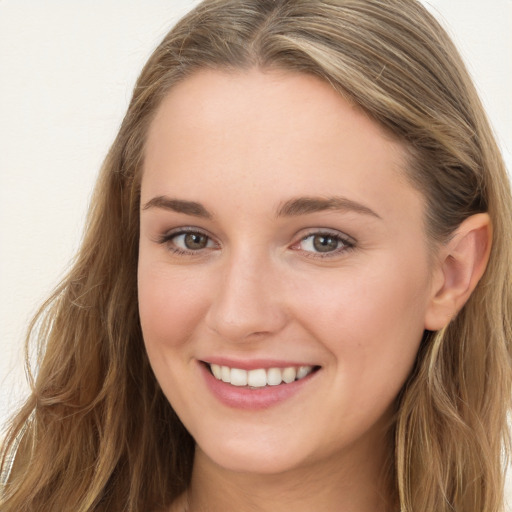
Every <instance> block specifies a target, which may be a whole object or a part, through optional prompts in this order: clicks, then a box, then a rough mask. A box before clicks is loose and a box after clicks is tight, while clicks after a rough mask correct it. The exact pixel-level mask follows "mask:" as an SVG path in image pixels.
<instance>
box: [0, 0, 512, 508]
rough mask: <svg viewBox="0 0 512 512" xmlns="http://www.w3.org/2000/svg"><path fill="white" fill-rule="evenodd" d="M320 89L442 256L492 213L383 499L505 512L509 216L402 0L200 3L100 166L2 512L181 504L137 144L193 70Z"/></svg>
mask: <svg viewBox="0 0 512 512" xmlns="http://www.w3.org/2000/svg"><path fill="white" fill-rule="evenodd" d="M252 67H259V68H261V69H262V70H265V69H283V70H288V71H293V72H298V73H308V74H312V75H314V76H317V77H318V78H320V79H321V80H324V81H326V82H328V83H329V84H331V85H332V87H334V88H335V89H336V90H337V91H339V93H340V94H342V95H343V96H344V97H345V98H347V99H348V100H349V101H351V102H352V103H353V104H355V105H358V106H359V108H361V109H362V110H363V111H364V112H366V113H367V115H369V116H370V117H371V118H373V119H374V120H376V121H377V122H378V123H379V124H380V125H382V126H383V127H385V128H386V129H387V131H388V132H389V133H390V134H392V135H393V136H394V137H396V138H397V139H398V140H400V141H402V142H403V145H404V147H405V148H406V150H407V152H408V155H409V159H408V168H407V170H406V174H407V177H408V178H409V180H410V182H411V184H412V185H413V186H414V187H416V188H417V189H418V190H420V191H421V192H422V193H423V195H424V197H425V199H426V204H427V212H426V219H425V224H426V230H427V232H428V234H429V236H430V238H431V240H432V243H433V244H442V243H444V242H445V241H446V240H448V238H449V237H450V235H451V234H452V233H453V231H454V230H455V229H456V228H457V227H458V226H459V225H460V223H461V222H462V221H463V220H464V219H466V218H467V217H469V216H470V215H472V214H474V213H479V212H488V213H489V215H490V217H491V220H492V226H493V247H492V251H491V256H490V261H489V265H488V268H487V270H486V272H485V274H484V276H483V278H482V279H481V281H480V283H479V284H478V285H477V288H476V290H475V291H474V293H473V294H472V296H471V297H470V299H469V301H468V302H467V304H466V305H465V306H464V308H463V309H462V310H461V311H460V313H459V314H458V315H457V317H456V318H454V319H453V321H452V322H451V323H450V324H449V325H448V326H447V327H446V328H445V329H444V330H442V331H440V332H435V333H434V332H426V333H425V335H424V339H423V341H422V344H421V347H420V351H419V353H418V357H417V361H416V365H415V368H414V370H413V372H412V374H411V376H410V378H409V379H408V381H407V382H406V383H405V385H404V388H403V390H402V392H401V394H400V396H399V397H398V399H397V412H396V422H395V424H394V425H393V429H392V432H391V433H392V434H393V436H394V446H391V447H390V450H394V456H393V457H391V459H392V463H391V464H390V468H388V469H389V471H390V474H391V477H390V487H391V489H392V493H394V495H395V497H396V501H397V505H398V506H400V507H401V511H402V512H432V511H436V512H448V511H458V512H475V511H477V510H478V511H480V510H481V511H485V512H503V510H504V509H503V507H504V505H503V485H504V482H503V463H504V460H503V458H504V457H503V454H505V455H508V453H509V438H508V430H507V413H508V410H509V408H510V389H511V366H510V358H511V340H512V325H511V322H512V321H511V318H512V314H511V313H512V303H511V301H512V275H511V264H510V263H511V262H512V229H511V227H512V226H511V223H512V220H511V219H512V206H511V205H512V200H511V197H510V187H509V183H508V178H507V175H506V172H505V168H504V164H503V161H502V159H501V156H500V153H499V150H498V148H497V146H496V143H495V140H494V138H493V135H492V131H491V129H490V127H489V123H488V121H487V119H486V116H485V113H484V110H483V108H482V105H481V103H480V101H479V99H478V96H477V94H476V92H475V89H474V87H473V85H472V83H471V80H470V78H469V75H468V73H467V71H466V69H465V67H464V64H463V63H462V61H461V59H460V57H459V55H458V53H457V51H456V49H455V48H454V46H453V44H452V42H451V41H450V39H449V37H448V36H447V35H446V33H445V31H444V30H443V29H442V28H441V27H440V25H439V24H438V23H437V21H436V20H435V19H434V18H433V17H432V16H431V15H430V14H429V13H428V12H427V11H426V10H425V9H424V8H423V7H422V6H421V5H420V4H419V3H418V2H416V1H415V0H321V1H320V0H206V1H205V2H203V3H201V4H200V5H199V6H198V7H197V8H196V9H194V10H193V11H192V12H190V13H189V14H188V15H187V16H185V18H183V19H182V20H181V21H180V22H179V23H178V24H177V26H176V27H175V28H174V29H173V30H172V31H171V32H170V33H169V34H168V35H167V36H166V37H165V39H164V40H163V41H162V43H161V44H160V46H159V47H158V48H157V49H156V50H155V52H154V53H153V55H152V56H151V58H150V59H149V61H148V62H147V64H146V66H145V67H144V69H143V71H142V73H141V75H140V77H139V79H138V81H137V84H136V86H135V89H134V93H133V98H132V100H131V103H130V105H129V108H128V112H127V114H126V116H125V119H124V121H123V124H122V126H121V129H120V131H119V134H118V136H117V138H116V140H115V142H114V144H113V145H112V148H111V150H110V152H109V154H108V155H107V158H106V160H105V162H104V164H103V168H102V171H101V175H100V178H99V180H98V183H97V186H96V189H95V193H94V196H93V198H92V202H91V205H92V206H91V210H90V213H89V216H88V220H87V227H86V232H85V237H84V240H83V244H82V247H81V249H80V252H79V254H78V256H77V258H76V261H75V263H74V266H73V268H72V269H71V271H70V273H69V275H68V276H67V277H66V278H65V279H64V281H63V282H62V284H61V285H60V286H59V288H58V289H57V290H56V291H55V293H54V295H53V296H52V298H51V299H50V300H49V301H48V302H47V303H46V304H45V305H44V306H43V308H42V309H41V311H40V313H39V314H38V316H37V317H36V319H35V320H34V323H33V324H32V326H31V338H32V339H33V340H34V342H35V343H36V344H38V345H36V346H37V347H38V351H39V353H40V360H39V362H38V364H37V372H36V373H37V375H36V377H35V379H34V380H33V382H32V394H31V396H30V398H29V399H28V401H27V403H26V404H25V406H24V407H23V409H22V410H21V411H20V412H19V414H18V415H17V416H16V417H15V419H14V420H13V422H12V425H11V428H10V431H9V435H8V438H7V441H6V443H5V447H4V450H3V459H2V468H6V467H7V465H8V463H9V455H10V454H11V453H12V451H13V447H14V446H15V445H16V443H17V442H18V441H19V439H20V438H21V442H20V446H19V448H18V453H17V456H16V461H15V464H14V468H13V471H12V472H11V475H10V477H9V480H8V482H7V483H6V484H5V486H4V487H3V492H2V496H1V497H0V506H1V509H2V511H5V512H14V511H15V512H23V511H27V512H28V511H35V510H37V511H38V512H45V511H48V512H49V511H55V510H73V511H77V512H92V511H94V512H101V511H107V510H124V511H127V512H135V511H139V510H156V509H160V508H164V507H165V506H169V504H170V503H172V502H173V500H175V499H176V497H177V496H178V495H179V494H180V493H181V492H183V490H185V489H186V487H187V485H188V482H189V478H190V473H191V468H192V460H193V450H194V444H193V440H192V438H191V437H190V435H189V434H188V433H187V431H186V430H185V428H184V427H183V425H182V424H181V422H180V421H179V419H178V418H177V416H176V415H175V413H174V412H173V410H172V408H171V406H170V405H169V403H168V402H167V400H166V398H165V397H164V395H163V393H162V392H161V390H160V388H159V385H158V383H157V382H156V379H155V377H154V375H153V373H152V371H151V368H150V365H149V362H148V358H147V356H146V353H145V350H144V345H143V340H142V334H141V330H140V325H139V319H138V305H137V282H136V268H137V248H138V233H139V224H138V222H139V221H138V215H139V208H140V205H139V202H140V201H139V187H140V178H141V172H142V163H143V160H144V145H145V138H146V134H147V130H148V127H149V125H150V123H151V121H152V119H153V116H154V115H155V112H156V110H157V109H158V107H159V105H160V103H161V101H162V100H163V98H164V97H165V96H166V94H167V93H168V91H169V90H170V89H171V88H172V87H173V85H175V84H176V83H178V82H180V81H183V80H184V79H186V77H187V76H190V75H191V74H192V73H194V72H195V71H196V70H199V69H204V68H214V69H224V70H226V71H236V70H247V69H249V68H252Z"/></svg>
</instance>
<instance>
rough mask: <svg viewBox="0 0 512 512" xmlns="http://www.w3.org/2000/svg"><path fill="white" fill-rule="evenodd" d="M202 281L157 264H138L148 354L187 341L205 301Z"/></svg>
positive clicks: (140, 311)
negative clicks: (156, 349)
mask: <svg viewBox="0 0 512 512" xmlns="http://www.w3.org/2000/svg"><path fill="white" fill-rule="evenodd" d="M207 290H208V286H206V285H205V284H204V280H201V279H195V278H194V279H191V278H190V275H186V274H185V273H180V272H176V271H173V273H172V275H171V273H170V272H169V271H168V270H166V269H165V267H159V266H158V265H144V263H143V262H142V263H141V264H140V265H139V273H138V295H139V315H140V320H141V326H142V332H143V336H144V342H145V343H146V346H147V348H148V352H150V350H151V349H152V348H155V347H156V346H161V348H163V347H169V348H172V347H177V346H179V345H181V344H183V343H184V342H186V341H187V339H189V338H190V336H191V334H192V332H193V330H194V328H195V327H196V326H197V324H198V323H199V322H200V319H201V317H202V316H203V314H204V310H205V308H206V305H207V302H208V299H207V296H206V293H207Z"/></svg>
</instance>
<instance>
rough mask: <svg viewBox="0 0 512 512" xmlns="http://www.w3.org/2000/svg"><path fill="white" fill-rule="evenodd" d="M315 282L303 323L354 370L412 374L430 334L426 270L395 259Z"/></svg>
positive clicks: (337, 273)
mask: <svg viewBox="0 0 512 512" xmlns="http://www.w3.org/2000/svg"><path fill="white" fill-rule="evenodd" d="M309 282H310V283H311V282H316V285H315V286H314V287H312V286H309V293H308V294H307V295H306V297H305V300H303V301H302V303H301V304H300V308H301V309H302V311H303V312H304V313H303V315H302V318H303V322H304V323H305V324H306V328H307V329H308V330H309V331H312V332H314V335H315V337H316V338H317V339H319V340H322V342H323V344H324V345H325V346H326V348H327V349H328V350H329V351H330V352H331V353H332V354H334V355H335V357H336V359H337V360H338V363H339V364H341V365H343V366H345V367H346V370H347V371H348V372H350V373H351V374H353V373H354V374H357V373H359V374H360V375H362V374H365V373H368V374H374V375H378V374H387V373H388V372H389V371H395V372H397V371H398V372H401V374H402V377H403V376H404V375H406V374H407V373H408V372H409V371H410V367H411V365H412V363H413V361H414V358H415V356H416V352H417V349H418V345H419V342H420V340H421V338H422V335H423V330H424V316H425V310H426V304H427V297H428V283H429V281H428V272H427V268H426V266H425V267H423V268H418V266H417V265H414V264H412V263H411V262H409V263H408V264H407V265H405V264H404V262H401V261H399V260H397V259H395V260H393V259H392V258H390V259H389V261H384V262H383V263H382V265H378V266H377V265H375V266H373V267H371V266H364V267H363V266H362V267H361V268H359V269H358V268H350V269H347V271H346V272H341V271H340V272H336V273H333V275H332V276H331V277H330V278H329V279H317V280H316V281H312V280H309ZM303 297H304V296H303ZM297 307H299V306H297Z"/></svg>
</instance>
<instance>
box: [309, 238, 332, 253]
mask: <svg viewBox="0 0 512 512" xmlns="http://www.w3.org/2000/svg"><path fill="white" fill-rule="evenodd" d="M313 246H314V247H315V250H317V251H318V252H330V251H335V250H336V249H337V248H338V239H337V238H335V237H332V236H322V235H317V236H315V237H314V239H313Z"/></svg>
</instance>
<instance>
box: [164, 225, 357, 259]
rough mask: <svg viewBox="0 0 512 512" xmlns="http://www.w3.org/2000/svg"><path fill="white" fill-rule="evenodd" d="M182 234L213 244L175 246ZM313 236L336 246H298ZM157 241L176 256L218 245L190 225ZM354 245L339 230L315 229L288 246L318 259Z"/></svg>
mask: <svg viewBox="0 0 512 512" xmlns="http://www.w3.org/2000/svg"><path fill="white" fill-rule="evenodd" d="M183 235H198V236H201V237H206V239H207V242H206V243H207V244H210V243H211V242H213V244H214V246H213V247H211V246H210V247H208V246H206V247H204V248H200V249H197V250H194V249H182V248H180V247H177V246H176V244H175V242H174V241H173V240H175V239H176V238H177V237H179V236H183ZM314 237H323V238H329V239H332V240H334V241H335V242H336V243H337V245H338V247H336V248H335V249H334V250H332V251H326V252H325V253H322V252H320V251H305V250H301V249H300V248H299V246H300V244H302V243H304V242H305V241H306V240H308V239H309V238H314ZM157 241H158V243H159V244H162V245H167V248H168V250H169V251H171V252H172V253H173V254H176V255H178V256H199V255H201V254H202V253H203V251H204V250H208V249H212V248H215V247H218V246H219V244H218V243H217V242H215V241H214V240H213V238H212V237H211V236H209V235H208V234H207V233H205V232H204V231H202V230H200V229H197V228H192V227H191V228H180V229H179V230H177V231H171V232H169V233H165V234H164V235H162V236H161V237H160V238H159V239H158V240H157ZM313 243H314V242H313ZM355 246H356V242H355V240H354V239H353V238H351V237H349V236H347V235H344V234H342V233H340V232H333V231H327V230H316V231H311V232H310V233H308V234H307V235H305V236H302V237H301V238H300V240H298V241H297V242H295V243H293V244H292V245H291V246H290V248H291V249H292V250H295V251H301V252H302V253H303V254H304V256H305V257H307V258H316V259H318V258H330V257H331V258H332V257H336V256H339V255H340V254H342V253H345V252H348V251H350V250H352V249H354V248H355Z"/></svg>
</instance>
